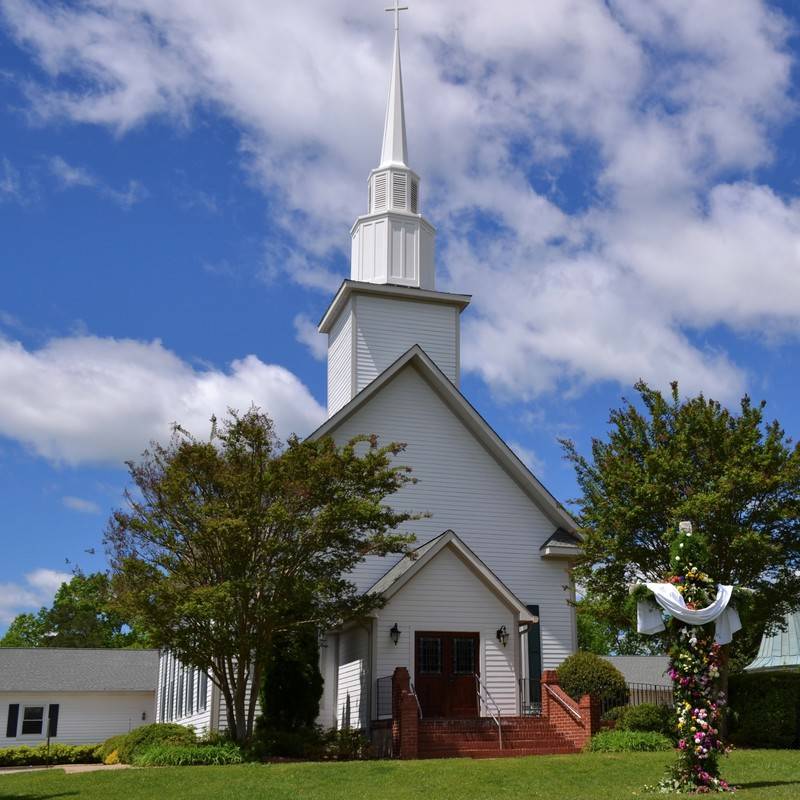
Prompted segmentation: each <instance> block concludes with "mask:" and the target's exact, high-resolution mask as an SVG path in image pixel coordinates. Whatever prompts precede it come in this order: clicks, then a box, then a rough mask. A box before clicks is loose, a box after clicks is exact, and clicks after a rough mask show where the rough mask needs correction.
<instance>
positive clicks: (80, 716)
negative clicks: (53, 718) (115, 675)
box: [0, 691, 155, 747]
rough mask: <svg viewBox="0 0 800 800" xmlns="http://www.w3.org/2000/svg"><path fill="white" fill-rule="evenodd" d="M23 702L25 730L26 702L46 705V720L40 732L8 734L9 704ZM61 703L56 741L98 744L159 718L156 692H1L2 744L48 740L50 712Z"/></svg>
mask: <svg viewBox="0 0 800 800" xmlns="http://www.w3.org/2000/svg"><path fill="white" fill-rule="evenodd" d="M13 703H18V704H19V724H18V728H17V731H18V732H19V731H20V730H21V722H22V716H23V709H24V707H25V706H26V705H29V706H43V707H44V716H45V723H44V724H43V726H42V733H41V734H40V735H25V736H22V735H18V736H16V737H13V738H12V737H7V736H6V724H7V721H8V707H9V705H11V704H13ZM51 703H57V704H58V729H57V731H56V737H55V738H54V739H51V741H52V742H60V743H61V744H95V743H98V744H99V743H100V742H103V741H105V740H106V739H108V738H110V737H111V736H116V735H118V734H120V733H127V732H128V731H130V730H133V729H134V728H138V727H139V726H140V725H145V724H147V723H150V722H155V692H104V691H97V692H25V693H23V692H0V747H19V746H20V745H36V744H39V743H41V742H45V741H47V722H46V719H47V713H48V706H49V705H50V704H51Z"/></svg>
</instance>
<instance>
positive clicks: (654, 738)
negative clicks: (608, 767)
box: [585, 730, 674, 753]
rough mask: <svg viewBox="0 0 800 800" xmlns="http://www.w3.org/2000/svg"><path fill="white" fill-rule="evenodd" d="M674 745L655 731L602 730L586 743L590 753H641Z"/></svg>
mask: <svg viewBox="0 0 800 800" xmlns="http://www.w3.org/2000/svg"><path fill="white" fill-rule="evenodd" d="M673 748H674V745H673V744H672V742H671V741H670V740H669V739H668V738H667V737H666V736H664V734H663V733H656V732H655V731H617V730H614V731H600V733H596V734H595V735H594V736H592V738H591V739H590V740H589V741H588V743H587V744H586V748H585V749H586V750H587V752H590V753H640V752H654V751H659V750H672V749H673Z"/></svg>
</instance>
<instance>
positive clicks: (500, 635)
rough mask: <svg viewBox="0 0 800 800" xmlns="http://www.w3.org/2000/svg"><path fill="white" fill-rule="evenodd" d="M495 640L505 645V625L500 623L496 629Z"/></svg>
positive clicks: (506, 642) (506, 637)
mask: <svg viewBox="0 0 800 800" xmlns="http://www.w3.org/2000/svg"><path fill="white" fill-rule="evenodd" d="M497 641H498V642H500V644H502V645H503V647H505V646H506V645H507V644H508V631H507V630H506V626H505V625H501V626H500V627H499V628H498V629H497Z"/></svg>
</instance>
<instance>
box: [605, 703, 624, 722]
mask: <svg viewBox="0 0 800 800" xmlns="http://www.w3.org/2000/svg"><path fill="white" fill-rule="evenodd" d="M626 708H628V706H613V707H612V708H609V709H608V711H606V712H605V714H603V716H602V717H601V719H602V720H603V722H616V721H617V720H618V719H619V718H620V717H621V716H622V715H623V714H624V713H625V709H626Z"/></svg>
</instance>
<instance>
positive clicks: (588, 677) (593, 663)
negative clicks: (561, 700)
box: [558, 653, 628, 703]
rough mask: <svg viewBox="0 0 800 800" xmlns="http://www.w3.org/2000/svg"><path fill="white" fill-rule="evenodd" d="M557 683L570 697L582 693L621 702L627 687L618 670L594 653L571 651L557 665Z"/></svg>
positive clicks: (626, 694)
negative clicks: (572, 652)
mask: <svg viewBox="0 0 800 800" xmlns="http://www.w3.org/2000/svg"><path fill="white" fill-rule="evenodd" d="M558 683H559V685H560V686H561V688H562V689H563V690H564V691H565V692H566V693H567V694H568V695H569V696H570V697H572V698H573V699H574V700H580V699H581V697H583V695H585V694H590V695H592V696H594V697H599V698H600V699H601V700H610V701H612V702H613V701H615V700H616V701H617V702H618V703H622V702H624V701H625V700H627V698H628V687H627V685H626V683H625V678H624V677H623V676H622V673H621V672H620V671H619V670H618V669H617V668H616V667H615V666H614V665H613V664H609V662H608V661H606V660H605V659H602V658H600V656H596V655H595V654H594V653H575V655H572V656H570V657H569V658H567V659H566V660H565V661H564V662H563V663H562V664H561V666H560V667H559V668H558Z"/></svg>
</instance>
